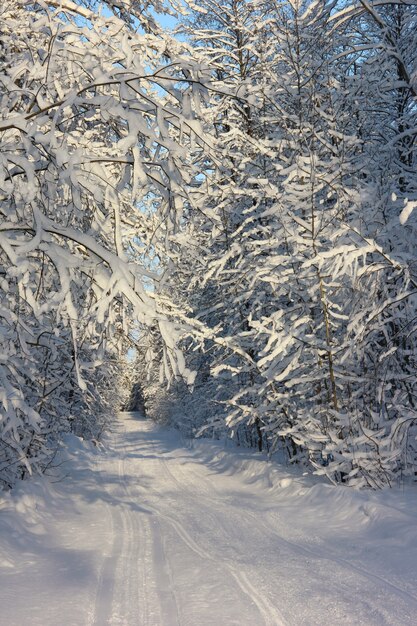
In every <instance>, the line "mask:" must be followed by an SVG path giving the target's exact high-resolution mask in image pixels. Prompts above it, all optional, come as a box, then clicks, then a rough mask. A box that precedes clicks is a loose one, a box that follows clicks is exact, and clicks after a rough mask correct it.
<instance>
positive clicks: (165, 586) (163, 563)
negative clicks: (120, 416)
mask: <svg viewBox="0 0 417 626" xmlns="http://www.w3.org/2000/svg"><path fill="white" fill-rule="evenodd" d="M125 432H126V430H125ZM119 445H120V442H119ZM125 464H126V453H125V446H123V457H122V459H121V461H120V462H119V477H120V479H121V484H122V485H123V489H124V492H125V495H126V498H127V500H128V501H130V502H134V501H135V499H136V497H135V496H134V495H133V494H132V492H131V489H130V486H129V484H128V483H127V482H126V469H125ZM142 509H143V513H142V514H141V513H139V512H138V513H137V514H136V515H134V518H135V520H137V518H138V517H141V516H142V515H143V514H146V513H148V514H153V519H152V521H151V523H149V525H148V528H149V532H150V534H151V544H152V548H151V549H152V560H153V565H154V567H153V577H154V580H155V581H156V583H157V587H156V592H157V595H158V598H159V608H160V610H161V618H162V619H163V624H170V626H171V625H172V624H173V621H172V619H173V616H176V624H177V626H181V619H180V610H179V604H178V602H177V598H176V595H175V587H174V581H173V578H172V573H171V569H170V567H169V562H168V559H167V556H166V552H165V548H164V542H163V539H162V533H161V528H160V525H159V522H158V519H157V516H158V512H157V510H152V509H151V508H150V507H148V506H147V507H142ZM128 513H129V515H130V516H131V515H132V514H131V513H130V512H128ZM144 536H145V529H144V524H142V525H141V526H140V527H139V528H138V527H137V528H136V532H133V529H131V530H130V538H131V541H132V540H135V539H136V543H137V542H138V541H140V538H141V537H142V538H144ZM130 553H132V551H131V552H130ZM131 560H132V558H131ZM145 562H146V558H145V554H142V555H141V556H140V557H138V559H136V560H133V566H132V565H131V567H130V568H129V570H130V573H131V574H132V572H133V571H137V568H138V566H139V567H140V565H142V567H143V569H145ZM132 578H133V579H134V578H135V577H134V576H131V575H130V576H129V580H132ZM148 592H149V588H148V585H147V584H146V576H145V580H144V585H143V593H142V601H143V602H146V598H147V597H148ZM148 619H149V611H146V610H145V621H140V622H139V623H140V626H146V625H147V624H148ZM158 626H159V625H158Z"/></svg>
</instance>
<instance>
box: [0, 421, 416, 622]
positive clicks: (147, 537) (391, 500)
mask: <svg viewBox="0 0 417 626" xmlns="http://www.w3.org/2000/svg"><path fill="white" fill-rule="evenodd" d="M73 452H74V457H73V459H72V460H71V461H69V462H68V463H67V466H66V467H67V473H68V475H67V477H66V478H65V479H64V480H62V481H60V482H59V483H57V484H55V485H53V487H48V486H47V485H46V483H45V482H44V481H39V482H38V483H36V482H35V483H34V484H33V485H32V486H31V487H30V488H28V486H27V485H23V486H22V487H21V489H20V490H17V492H16V494H15V495H14V496H13V497H6V498H5V499H4V501H2V510H0V514H1V513H2V512H3V513H4V515H3V518H2V521H1V522H0V542H1V549H2V553H1V554H2V556H1V557H0V602H1V613H0V624H1V625H2V626H26V625H28V626H38V625H39V626H69V625H73V626H82V625H87V624H88V625H89V626H105V625H114V626H232V625H236V626H237V625H239V626H281V625H286V626H303V625H305V626H315V625H317V626H318V625H320V626H326V625H329V626H330V625H331V626H336V625H345V624H346V625H353V624H363V625H365V626H373V625H375V626H384V625H387V626H388V625H390V626H395V625H397V624H398V625H402V624H413V625H417V558H416V557H417V541H416V539H417V524H416V522H417V507H416V505H415V503H414V505H413V506H411V505H410V502H411V501H412V497H413V498H415V495H416V491H415V490H414V491H412V492H411V493H407V494H406V493H404V492H399V491H398V492H389V493H386V494H385V497H382V496H383V495H384V494H363V493H357V492H354V491H353V490H351V489H347V488H334V487H332V486H330V485H327V484H325V483H323V482H322V481H320V480H318V479H311V478H309V477H303V476H301V475H300V474H299V473H296V472H295V470H286V469H285V468H284V469H283V468H280V467H279V466H274V465H273V464H268V463H266V462H265V461H263V460H261V458H260V456H258V455H256V454H255V455H254V454H253V453H252V452H238V451H227V454H226V452H225V451H224V450H223V449H222V447H221V446H220V445H219V444H216V443H213V442H202V443H198V444H196V445H195V446H194V447H193V448H191V447H187V446H186V445H185V444H184V441H181V440H180V438H179V436H178V435H177V434H176V433H173V432H171V431H168V430H166V429H163V428H159V427H158V426H155V425H154V424H153V423H151V422H150V421H147V420H144V419H142V418H141V417H140V416H139V415H137V414H124V415H122V417H121V419H120V422H119V424H118V425H117V427H116V428H115V431H114V433H113V434H112V435H111V436H110V437H109V439H108V442H107V445H106V448H105V449H104V450H96V451H93V450H91V449H90V450H89V451H87V452H86V451H85V446H84V447H83V446H82V445H81V444H80V447H79V449H76V448H75V449H74V451H73ZM61 473H62V472H61ZM410 489H411V488H410ZM12 505H13V506H12ZM13 507H14V508H13ZM413 507H414V508H413Z"/></svg>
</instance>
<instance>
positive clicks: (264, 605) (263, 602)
mask: <svg viewBox="0 0 417 626" xmlns="http://www.w3.org/2000/svg"><path fill="white" fill-rule="evenodd" d="M152 446H153V448H154V451H155V453H156V452H157V450H156V444H155V443H152ZM155 456H158V457H159V461H160V464H161V465H162V467H163V469H164V471H165V475H166V476H167V477H168V478H169V480H171V482H173V483H174V484H175V485H176V487H177V488H178V489H179V490H180V491H182V492H188V494H189V495H191V496H192V497H193V498H195V494H192V493H191V491H190V490H189V489H187V488H184V484H183V483H181V482H180V481H179V480H178V479H177V478H176V477H175V476H174V474H173V473H172V472H171V470H170V468H169V467H168V464H167V462H166V460H165V459H164V457H163V456H161V455H158V454H155ZM211 501H212V502H213V499H211ZM155 513H156V512H155ZM157 514H158V515H159V516H160V517H162V518H163V519H165V520H166V521H167V522H168V523H169V524H170V525H171V526H172V527H173V529H174V530H175V532H176V533H177V534H178V536H179V537H180V538H181V539H182V540H183V542H184V543H185V544H186V545H187V546H188V547H189V548H190V550H192V551H193V552H194V553H195V554H197V555H198V556H199V557H200V558H201V559H203V560H208V561H211V562H214V563H216V564H218V559H217V557H213V556H212V555H211V554H210V553H209V552H207V551H206V550H204V548H201V546H200V545H199V544H198V543H197V542H196V541H195V540H194V539H193V538H192V537H191V536H190V534H189V533H188V532H187V531H186V529H185V528H184V526H183V525H182V524H181V523H180V522H178V520H175V519H174V518H173V517H171V516H168V515H166V514H165V513H161V512H160V511H158V513H157ZM221 565H222V566H223V567H225V568H226V569H227V571H228V572H229V574H230V575H231V576H232V578H233V579H234V580H235V581H236V583H237V585H238V587H239V588H240V589H241V591H243V593H244V594H245V595H246V596H247V597H248V598H249V600H250V601H251V602H253V604H255V606H256V607H257V609H258V611H259V613H260V614H261V616H262V619H263V621H264V623H265V626H286V622H285V621H284V619H283V616H282V614H281V613H280V611H279V610H278V609H277V608H276V607H275V606H274V605H273V604H272V603H271V602H269V600H268V599H267V598H266V597H265V596H264V595H262V594H261V593H260V592H259V591H258V590H257V589H256V587H255V586H254V585H252V584H251V582H250V581H249V579H248V577H247V575H246V574H244V573H243V572H242V571H240V570H238V568H237V567H235V566H233V565H232V563H231V561H229V560H227V559H224V558H223V560H222V561H221Z"/></svg>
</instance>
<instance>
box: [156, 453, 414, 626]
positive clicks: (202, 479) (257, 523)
mask: <svg viewBox="0 0 417 626" xmlns="http://www.w3.org/2000/svg"><path fill="white" fill-rule="evenodd" d="M191 458H192V461H191V462H192V463H193V464H195V465H197V466H198V467H202V468H203V469H204V468H205V465H204V463H201V462H199V461H197V462H196V461H195V459H194V457H191ZM161 460H162V462H163V464H164V468H165V470H166V472H167V473H168V474H169V476H170V477H171V479H172V480H173V482H174V483H175V484H176V485H177V486H178V487H179V488H181V489H182V490H183V491H184V490H186V491H187V492H188V494H189V495H190V497H191V499H194V498H196V497H197V494H196V493H193V492H192V490H190V489H189V488H188V489H187V487H184V485H186V484H187V482H188V481H187V480H184V481H182V482H181V481H180V480H179V479H178V478H177V477H176V476H175V475H174V474H173V472H172V470H171V469H170V467H169V466H168V463H167V461H166V460H165V459H164V458H162V459H161ZM175 468H176V469H179V471H180V473H182V474H183V476H184V477H186V478H187V479H188V477H189V476H188V474H187V472H185V470H184V468H183V464H181V463H176V464H175ZM198 481H199V482H198V497H199V498H204V499H205V500H206V502H207V503H208V505H209V508H211V509H212V510H216V509H218V506H216V505H218V504H220V505H221V506H224V504H225V500H224V498H222V496H221V494H220V493H219V491H218V489H217V488H216V485H215V483H214V481H213V480H211V479H210V478H209V476H206V475H205V472H200V473H199V477H198ZM203 483H205V485H206V487H205V489H204V490H203V489H202V484H203ZM204 492H205V493H204ZM213 494H216V497H215V498H213ZM213 504H214V506H213ZM239 515H240V516H243V515H244V516H246V518H249V519H251V520H252V527H254V528H256V527H257V528H261V527H262V528H263V529H264V530H265V531H266V533H267V535H268V536H270V537H272V538H273V540H274V542H275V543H279V544H281V545H283V546H285V547H286V548H287V549H290V550H291V551H292V552H294V553H296V554H299V555H300V556H303V557H306V556H307V557H309V558H312V557H313V558H314V559H315V560H318V561H327V562H329V563H332V564H337V565H338V566H339V567H340V568H341V569H342V570H346V569H349V570H350V571H353V572H355V573H356V574H359V575H360V576H361V577H363V578H364V579H365V580H368V581H369V582H372V583H373V584H377V585H378V584H379V585H381V584H382V586H383V587H385V589H386V590H387V591H388V592H390V593H391V594H394V595H395V596H396V597H401V598H402V599H403V600H404V601H405V602H410V601H411V602H412V603H413V604H414V605H415V606H416V610H417V598H416V597H415V596H414V595H412V594H411V593H409V592H408V591H406V590H404V589H402V588H401V587H399V586H398V585H396V584H395V583H393V582H390V581H388V580H386V579H385V578H383V577H382V576H380V575H378V574H374V573H373V572H370V571H369V570H367V569H366V568H363V567H361V566H358V565H355V564H353V563H351V562H349V561H347V560H346V559H343V558H339V557H337V556H331V555H329V554H327V553H326V554H324V553H322V552H319V551H316V550H313V549H311V548H309V547H307V546H301V545H299V544H297V543H295V542H293V541H291V540H288V539H285V538H284V537H282V536H281V535H280V534H279V533H278V532H277V531H276V529H274V528H273V527H272V526H270V524H268V523H267V522H266V521H265V520H264V519H263V518H262V517H261V515H259V516H258V515H256V514H255V513H253V512H251V511H248V510H247V509H239ZM329 571H332V570H329ZM239 575H242V572H239ZM252 588H253V591H254V592H257V591H256V588H255V587H253V586H252ZM281 619H282V617H281Z"/></svg>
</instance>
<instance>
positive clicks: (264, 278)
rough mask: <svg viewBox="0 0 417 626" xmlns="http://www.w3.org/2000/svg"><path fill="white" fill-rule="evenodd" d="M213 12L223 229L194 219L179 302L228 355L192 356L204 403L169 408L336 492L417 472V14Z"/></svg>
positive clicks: (209, 0)
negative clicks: (317, 476) (277, 454)
mask: <svg viewBox="0 0 417 626" xmlns="http://www.w3.org/2000/svg"><path fill="white" fill-rule="evenodd" d="M199 6H200V8H203V9H204V13H198V14H195V15H193V16H191V17H190V18H189V19H188V21H186V22H185V23H184V25H183V27H182V31H183V32H184V33H186V34H187V36H188V37H189V39H190V41H191V42H192V43H193V45H194V46H195V48H196V50H197V51H198V53H199V54H200V55H203V56H204V57H205V58H206V59H207V63H210V65H211V67H212V80H213V84H214V85H215V87H216V93H217V96H214V97H213V98H212V101H211V106H210V108H209V109H207V110H206V111H205V119H206V122H207V124H209V125H211V128H212V131H211V132H212V133H213V134H215V135H216V139H217V143H216V148H217V150H218V151H219V154H221V160H222V166H221V167H220V168H219V169H218V170H217V172H216V173H215V174H213V175H212V176H211V177H210V178H209V180H208V181H207V184H206V194H207V195H206V203H207V204H208V205H209V206H210V207H213V209H214V211H215V212H216V214H217V217H218V222H217V226H216V229H215V231H214V232H213V229H212V228H211V226H210V224H209V223H208V222H207V221H206V220H204V219H201V217H200V216H196V218H195V219H193V220H192V222H191V223H189V222H187V223H186V224H184V225H183V228H184V230H185V232H187V233H188V234H189V236H190V239H192V240H193V241H194V242H195V245H196V246H197V247H198V248H199V253H198V254H193V256H192V259H191V262H190V258H189V257H188V258H186V257H185V256H183V257H182V258H180V260H179V262H178V264H177V265H176V268H175V271H172V272H171V274H170V280H169V281H168V283H167V284H166V285H165V289H166V290H167V293H170V294H175V296H176V297H178V296H179V295H181V297H182V298H183V299H184V300H185V301H186V302H187V303H188V304H189V306H191V307H192V309H193V310H194V312H195V314H196V315H198V317H199V319H200V320H203V321H204V323H205V324H206V325H207V326H208V327H210V328H213V329H216V333H217V336H218V337H223V338H225V339H228V347H226V346H222V345H221V343H219V342H217V343H215V342H212V341H211V342H210V341H208V342H207V343H206V344H205V348H204V349H203V350H201V351H200V352H199V353H198V356H197V355H196V352H195V346H193V345H192V344H190V350H191V352H190V356H189V358H190V359H191V361H192V362H194V363H195V364H196V365H197V367H199V368H200V374H199V375H198V376H197V379H196V388H195V390H194V394H193V395H192V396H188V394H187V392H186V389H185V388H184V387H182V386H181V385H180V386H179V387H177V389H171V390H170V393H169V395H168V396H167V395H166V394H165V393H164V392H163V391H162V390H160V391H159V393H160V394H161V402H162V403H165V404H166V403H167V399H168V403H169V406H170V414H171V416H172V418H173V421H174V422H175V423H179V424H180V425H181V426H182V427H183V428H184V427H186V429H187V430H188V431H191V432H193V431H194V432H198V431H206V432H210V433H214V434H215V435H217V436H219V435H225V436H231V437H234V438H235V439H236V440H237V441H238V442H239V443H242V444H246V445H254V446H255V445H256V446H257V447H258V449H260V450H262V449H265V450H268V451H269V452H271V451H275V450H276V449H281V450H284V451H285V454H286V455H287V458H289V459H290V460H291V461H292V462H302V463H305V464H308V465H310V466H313V467H314V468H315V470H316V471H318V472H320V473H325V474H327V475H328V477H329V478H330V479H331V480H333V481H345V482H351V483H354V484H357V485H368V486H372V487H376V486H381V485H383V484H387V483H391V482H392V480H393V479H395V478H396V477H398V476H402V475H404V474H408V475H414V473H415V470H416V461H417V459H416V451H417V445H416V435H417V428H416V426H417V424H416V400H417V398H416V393H415V383H414V381H415V371H416V335H415V331H416V286H417V282H416V278H417V277H416V261H415V241H416V222H415V215H414V214H413V213H412V209H413V208H414V206H415V204H416V199H417V196H416V192H417V189H416V186H417V176H416V165H417V155H416V132H417V131H416V121H417V119H416V114H417V102H416V82H415V77H416V70H417V64H416V63H417V59H416V43H417V41H416V33H417V29H416V26H417V10H416V7H415V6H413V3H405V2H401V3H379V2H374V3H368V2H360V3H358V5H351V6H350V5H348V4H347V3H346V2H333V1H331V2H302V1H292V2H291V1H288V2H284V3H281V2H280V3H274V2H269V1H268V0H260V1H259V2H246V1H244V0H228V1H227V2H222V3H217V2H216V1H215V0H201V2H200V3H199ZM226 92H227V93H230V92H233V93H234V94H235V97H234V98H233V99H230V97H227V96H226V97H225V96H224V95H222V94H224V93H226ZM219 223H220V224H221V225H220V224H219ZM185 254H186V255H187V252H185ZM231 341H232V342H233V344H234V347H235V349H234V350H230V349H229V348H230V345H231ZM237 348H238V349H239V351H238V350H237ZM209 373H210V374H209ZM152 395H153V396H155V391H154V392H153V394H152ZM196 396H197V398H198V402H196V401H195V397H196ZM175 403H176V405H177V409H176V410H175V408H173V404H174V407H175ZM183 407H184V408H183ZM184 410H185V415H184ZM156 412H157V413H158V412H159V406H158V408H157V410H156Z"/></svg>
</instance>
